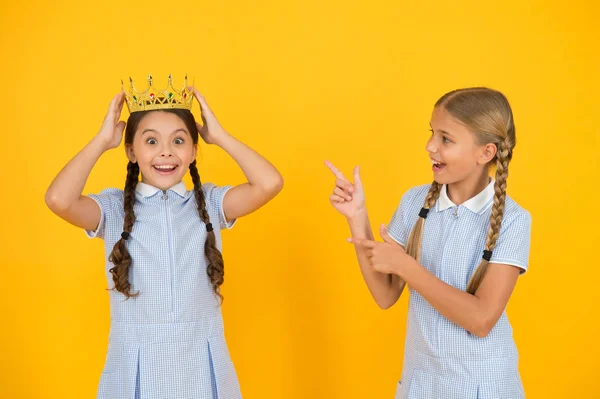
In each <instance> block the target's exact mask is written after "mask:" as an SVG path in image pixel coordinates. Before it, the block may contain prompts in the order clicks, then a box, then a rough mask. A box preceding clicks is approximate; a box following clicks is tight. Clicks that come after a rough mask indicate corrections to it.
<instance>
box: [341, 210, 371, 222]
mask: <svg viewBox="0 0 600 399" xmlns="http://www.w3.org/2000/svg"><path fill="white" fill-rule="evenodd" d="M368 219H369V215H368V213H367V208H366V207H365V206H362V207H360V208H359V209H357V210H356V212H354V214H352V215H349V216H346V220H347V221H348V223H350V224H354V223H357V222H361V221H364V220H368Z"/></svg>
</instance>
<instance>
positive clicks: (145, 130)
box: [142, 128, 190, 135]
mask: <svg viewBox="0 0 600 399" xmlns="http://www.w3.org/2000/svg"><path fill="white" fill-rule="evenodd" d="M148 132H154V133H159V132H158V130H155V129H144V131H143V132H142V135H143V134H144V133H148ZM178 132H184V133H187V134H190V133H189V132H188V131H187V130H185V129H183V128H179V129H175V130H173V131H172V132H171V134H175V133H178Z"/></svg>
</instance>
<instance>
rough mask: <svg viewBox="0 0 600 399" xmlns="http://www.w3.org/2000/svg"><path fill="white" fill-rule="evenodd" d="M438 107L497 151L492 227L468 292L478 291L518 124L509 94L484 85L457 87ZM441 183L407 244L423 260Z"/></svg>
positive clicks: (495, 236)
mask: <svg viewBox="0 0 600 399" xmlns="http://www.w3.org/2000/svg"><path fill="white" fill-rule="evenodd" d="M435 107H444V109H445V110H446V111H448V113H449V114H450V115H452V116H453V117H454V118H456V119H457V120H459V121H460V122H462V123H463V124H464V125H465V126H466V127H467V128H468V129H469V130H470V131H471V132H472V133H473V134H474V136H475V140H476V141H477V143H478V144H480V145H484V144H489V143H493V144H495V145H496V147H497V149H498V150H497V153H496V156H495V157H494V159H492V160H491V161H490V163H495V165H496V182H495V184H494V205H493V208H492V215H491V216H490V227H489V229H488V233H487V239H486V242H485V249H484V252H483V257H482V260H481V262H480V263H479V265H478V266H477V268H476V269H475V272H474V273H473V275H472V276H471V279H470V280H469V283H468V285H467V292H468V293H470V294H475V292H476V291H477V288H479V285H480V284H481V281H482V280H483V276H484V275H485V272H486V270H487V266H488V262H489V260H490V259H491V254H492V251H493V250H494V247H495V246H496V241H497V239H498V235H499V234H500V227H501V225H502V217H503V216H504V203H505V200H506V180H507V178H508V164H509V163H510V160H511V159H512V153H513V149H514V147H515V145H516V138H515V124H514V122H513V115H512V110H511V108H510V105H509V103H508V100H507V99H506V97H505V96H504V95H503V94H502V93H500V92H499V91H496V90H492V89H488V88H485V87H474V88H467V89H459V90H454V91H451V92H449V93H446V94H444V95H443V96H442V97H441V98H440V99H439V100H438V101H437V102H436V103H435ZM441 188H442V185H441V184H439V183H437V182H435V181H434V182H433V183H432V184H431V187H430V188H429V192H428V193H427V196H426V197H425V204H424V205H423V208H424V209H425V210H424V211H421V214H420V217H419V218H418V219H417V222H416V223H415V225H414V227H413V229H412V231H411V233H410V236H409V238H408V243H407V246H406V253H408V254H409V255H410V256H412V257H413V258H415V259H416V260H417V261H418V262H420V261H421V241H422V236H423V225H424V223H425V218H426V216H427V212H428V211H429V209H431V208H432V207H433V205H434V204H435V202H436V201H437V199H438V198H439V195H440V190H441Z"/></svg>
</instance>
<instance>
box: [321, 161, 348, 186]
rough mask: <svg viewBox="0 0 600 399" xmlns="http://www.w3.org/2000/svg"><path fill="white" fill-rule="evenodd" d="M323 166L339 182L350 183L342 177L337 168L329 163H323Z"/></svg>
mask: <svg viewBox="0 0 600 399" xmlns="http://www.w3.org/2000/svg"><path fill="white" fill-rule="evenodd" d="M325 165H326V166H327V167H328V168H329V170H331V171H332V172H333V174H334V175H335V177H337V178H338V179H340V180H343V181H345V182H347V183H350V182H349V181H348V179H346V177H345V176H344V174H343V173H342V172H340V171H339V169H338V168H336V167H335V166H334V165H333V164H332V163H331V162H329V161H325Z"/></svg>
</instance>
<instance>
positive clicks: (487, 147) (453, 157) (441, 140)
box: [425, 106, 496, 184]
mask: <svg viewBox="0 0 600 399" xmlns="http://www.w3.org/2000/svg"><path fill="white" fill-rule="evenodd" d="M431 132H432V134H431V137H430V138H429V141H427V146H426V147H425V149H426V150H427V152H429V158H430V159H431V163H432V164H433V167H432V169H433V174H434V179H435V181H436V182H438V183H440V184H453V183H457V182H462V181H466V180H477V179H478V178H479V177H480V176H481V174H482V173H486V174H487V169H486V165H487V164H488V163H489V162H490V161H491V160H492V159H493V158H494V155H495V154H496V146H495V145H494V144H491V143H487V144H480V143H478V142H477V140H476V137H475V135H474V134H473V133H472V132H471V131H470V130H469V129H468V128H467V127H466V126H465V125H464V124H463V123H461V122H460V121H458V120H457V119H456V118H454V117H453V116H452V115H450V113H449V112H448V111H447V110H446V109H445V108H444V107H443V106H437V107H435V108H434V110H433V113H432V115H431Z"/></svg>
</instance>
